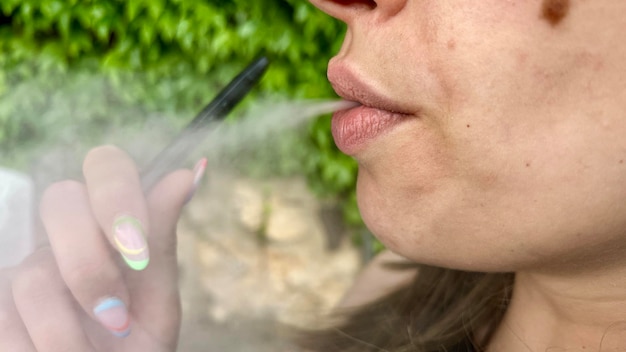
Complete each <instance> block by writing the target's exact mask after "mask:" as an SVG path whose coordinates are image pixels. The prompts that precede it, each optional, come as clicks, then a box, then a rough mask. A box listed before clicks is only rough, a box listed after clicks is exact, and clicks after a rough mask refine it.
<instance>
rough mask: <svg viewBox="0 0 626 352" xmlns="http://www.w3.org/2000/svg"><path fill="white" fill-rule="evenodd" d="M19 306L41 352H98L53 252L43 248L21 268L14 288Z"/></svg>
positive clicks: (16, 302)
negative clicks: (84, 326) (91, 342)
mask: <svg viewBox="0 0 626 352" xmlns="http://www.w3.org/2000/svg"><path fill="white" fill-rule="evenodd" d="M12 291H13V297H14V299H15V306H16V308H17V311H18V312H19V314H20V316H21V317H22V320H23V322H24V326H26V329H27V331H28V333H29V335H30V337H31V340H32V341H33V345H34V346H35V348H36V350H37V351H38V352H48V351H94V348H93V346H92V345H91V344H90V342H89V340H88V339H87V336H86V335H85V332H84V331H83V329H82V327H81V324H80V318H79V315H78V313H82V312H80V311H79V310H78V309H77V307H76V303H75V302H74V300H73V299H72V297H71V296H70V293H69V292H68V290H67V288H66V287H65V284H64V283H63V280H62V279H61V276H60V274H59V272H58V270H57V267H56V263H55V261H54V257H53V254H52V251H50V250H49V249H41V250H38V251H37V252H35V253H34V254H32V255H31V256H30V257H28V258H27V259H26V260H25V261H24V262H23V263H22V265H21V266H20V268H19V270H18V272H17V273H16V276H15V278H14V280H13V285H12Z"/></svg>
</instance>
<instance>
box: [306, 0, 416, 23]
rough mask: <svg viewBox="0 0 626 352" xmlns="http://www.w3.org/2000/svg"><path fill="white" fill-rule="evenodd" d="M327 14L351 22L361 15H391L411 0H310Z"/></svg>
mask: <svg viewBox="0 0 626 352" xmlns="http://www.w3.org/2000/svg"><path fill="white" fill-rule="evenodd" d="M310 1H311V3H312V4H313V5H315V6H316V7H318V8H319V9H320V10H322V11H324V12H326V13H327V14H329V15H331V16H333V17H335V18H337V19H338V20H341V21H343V22H346V23H347V24H351V22H352V21H353V20H354V19H355V18H356V17H359V16H362V15H364V14H368V13H376V14H378V15H379V16H383V17H391V16H393V15H395V14H396V13H398V12H400V10H402V8H403V7H404V6H405V5H406V3H407V1H409V0H310Z"/></svg>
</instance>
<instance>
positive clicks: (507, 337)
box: [488, 269, 626, 352]
mask: <svg viewBox="0 0 626 352" xmlns="http://www.w3.org/2000/svg"><path fill="white" fill-rule="evenodd" d="M624 336H626V269H621V270H615V269H613V270H607V269H601V270H594V272H586V273H580V272H579V273H576V274H573V273H567V274H564V273H560V274H555V273H545V272H518V273H517V274H516V277H515V284H514V288H513V295H512V298H511V302H510V305H509V308H508V310H507V313H506V314H505V316H504V319H503V322H502V324H500V326H499V328H498V330H497V331H496V333H495V335H494V337H493V339H492V340H491V344H490V348H489V349H488V350H489V352H500V351H507V352H518V351H519V352H521V351H524V352H528V351H585V352H589V351H626V339H624Z"/></svg>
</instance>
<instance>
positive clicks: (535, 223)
mask: <svg viewBox="0 0 626 352" xmlns="http://www.w3.org/2000/svg"><path fill="white" fill-rule="evenodd" d="M312 3H313V4H315V5H316V6H317V7H319V8H320V9H321V10H323V11H325V12H327V13H328V14H330V15H331V16H334V17H336V18H338V19H340V20H342V21H344V22H346V23H347V25H348V31H347V34H346V39H345V41H344V45H343V47H342V49H341V50H340V52H339V53H338V54H337V56H336V57H334V58H333V59H332V60H331V61H330V64H329V79H330V80H331V83H334V84H335V85H337V84H339V85H344V86H345V85H346V82H342V78H341V77H340V76H338V75H336V72H337V70H336V68H337V67H342V68H343V69H347V70H349V71H351V72H353V73H354V74H355V76H356V77H358V79H359V80H361V81H362V82H365V83H366V84H367V85H368V86H369V87H370V88H371V89H372V90H373V91H375V92H377V94H379V95H382V96H384V97H386V98H387V99H388V100H391V101H393V102H394V104H395V105H396V106H397V107H399V109H398V110H400V111H401V112H404V113H407V114H409V116H407V117H405V119H406V121H404V122H403V123H401V124H399V125H397V126H395V128H393V129H392V130H390V131H388V132H387V133H385V134H383V135H382V136H379V137H377V138H375V139H373V140H370V141H369V142H367V143H366V144H365V145H364V146H362V147H361V148H357V149H356V150H355V151H353V152H352V156H353V157H354V158H355V159H356V160H357V161H358V163H359V177H358V185H357V194H358V200H359V207H360V210H361V213H362V216H363V218H364V220H365V222H366V224H367V225H368V227H369V228H370V229H371V230H372V231H373V233H374V234H375V235H376V236H377V237H378V238H379V239H380V240H381V241H382V242H383V243H385V244H386V245H387V247H388V248H389V249H391V250H392V251H394V252H396V253H398V254H399V255H402V256H404V257H406V258H409V259H411V260H414V261H417V262H420V263H426V264H431V265H438V266H444V267H450V268H456V269H464V270H477V271H515V272H517V273H518V275H517V279H516V285H515V288H514V294H513V302H512V304H511V308H510V309H509V311H508V313H507V316H506V318H505V323H504V324H503V325H502V326H501V328H500V330H499V331H498V333H497V334H496V337H495V340H494V342H493V345H492V348H491V350H492V351H528V350H537V351H542V350H545V349H547V348H550V347H555V348H556V347H558V348H566V349H568V351H569V350H570V349H572V350H583V349H585V348H591V350H597V349H598V348H599V346H600V344H601V343H603V347H604V348H607V347H612V348H618V347H619V348H622V349H626V342H625V341H624V340H623V339H618V336H621V335H620V334H621V333H624V331H623V330H621V332H620V329H619V327H620V326H621V325H620V322H622V321H626V313H624V312H626V272H625V271H626V270H625V269H626V256H624V255H623V253H624V251H625V250H626V234H625V233H624V232H625V230H624V229H626V202H624V199H626V182H625V181H626V163H625V160H626V138H624V136H625V135H626V121H625V120H624V119H625V118H626V116H625V113H626V70H625V69H624V66H623V63H624V62H626V46H624V45H622V44H621V43H622V41H623V40H622V39H621V38H622V36H623V33H624V31H625V30H626V20H625V19H624V16H623V14H624V13H626V3H623V2H620V1H613V0H598V1H583V0H579V1H571V3H569V4H567V10H566V11H564V12H563V13H562V14H560V15H559V16H558V18H556V17H554V16H555V14H554V13H552V14H550V13H548V15H546V10H545V8H546V6H549V5H550V3H551V1H548V2H547V3H544V2H542V1H538V0H531V1H502V0H484V1H470V0H462V1H411V0H376V1H365V0H363V1H357V0H355V1H331V0H312ZM560 3H561V5H562V3H563V2H562V1H560ZM347 84H348V85H349V83H347ZM620 344H621V345H620Z"/></svg>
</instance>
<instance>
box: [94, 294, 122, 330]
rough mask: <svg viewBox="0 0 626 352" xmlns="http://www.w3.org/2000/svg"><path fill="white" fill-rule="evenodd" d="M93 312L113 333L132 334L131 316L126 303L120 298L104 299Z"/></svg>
mask: <svg viewBox="0 0 626 352" xmlns="http://www.w3.org/2000/svg"><path fill="white" fill-rule="evenodd" d="M93 313H94V315H95V316H96V318H97V319H98V321H99V322H100V323H101V324H102V325H103V326H104V327H105V328H107V329H108V330H109V331H110V332H112V333H113V335H115V336H118V337H126V336H128V335H130V317H129V316H128V310H127V309H126V305H125V304H124V302H122V301H121V300H120V299H118V298H115V297H111V298H107V299H105V300H103V301H102V302H100V304H98V305H97V306H96V308H94V309H93Z"/></svg>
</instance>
